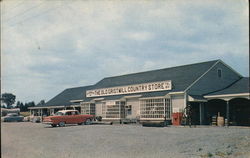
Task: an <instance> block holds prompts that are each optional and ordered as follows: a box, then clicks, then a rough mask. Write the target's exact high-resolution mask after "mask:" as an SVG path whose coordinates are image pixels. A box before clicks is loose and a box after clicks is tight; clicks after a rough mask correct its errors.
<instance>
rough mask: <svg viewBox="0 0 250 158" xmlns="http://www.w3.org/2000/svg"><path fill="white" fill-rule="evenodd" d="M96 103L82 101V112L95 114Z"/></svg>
mask: <svg viewBox="0 0 250 158" xmlns="http://www.w3.org/2000/svg"><path fill="white" fill-rule="evenodd" d="M95 112H96V111H95V104H94V103H84V102H82V103H81V114H85V115H95Z"/></svg>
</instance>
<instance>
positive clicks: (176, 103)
mask: <svg viewBox="0 0 250 158" xmlns="http://www.w3.org/2000/svg"><path fill="white" fill-rule="evenodd" d="M171 101H172V111H173V113H174V112H182V110H183V109H184V108H185V104H184V101H185V99H184V95H173V96H171Z"/></svg>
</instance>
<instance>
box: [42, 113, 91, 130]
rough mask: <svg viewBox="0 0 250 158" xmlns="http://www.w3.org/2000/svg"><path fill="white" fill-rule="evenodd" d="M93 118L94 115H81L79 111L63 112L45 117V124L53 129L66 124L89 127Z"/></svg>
mask: <svg viewBox="0 0 250 158" xmlns="http://www.w3.org/2000/svg"><path fill="white" fill-rule="evenodd" d="M93 118H94V116H93V115H80V114H79V112H78V111H77V110H61V111H58V112H57V113H55V115H54V116H47V117H44V118H43V123H44V124H49V125H51V126H52V127H56V126H57V125H58V126H60V127H63V126H65V124H78V125H82V124H85V125H89V124H91V122H92V120H93Z"/></svg>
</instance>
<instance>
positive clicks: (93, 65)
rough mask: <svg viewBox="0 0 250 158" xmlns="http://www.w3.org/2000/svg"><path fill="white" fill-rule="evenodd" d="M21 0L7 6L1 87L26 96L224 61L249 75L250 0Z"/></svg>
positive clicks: (31, 97)
mask: <svg viewBox="0 0 250 158" xmlns="http://www.w3.org/2000/svg"><path fill="white" fill-rule="evenodd" d="M16 2H17V1H15V0H13V1H5V2H3V3H2V5H1V6H2V10H1V11H2V12H3V13H5V14H3V16H2V39H1V42H2V65H1V67H2V77H3V79H2V84H3V86H2V90H3V91H6V92H13V93H14V94H16V95H17V99H18V100H21V101H31V100H35V101H36V102H38V101H40V100H41V99H45V100H48V99H50V98H52V97H53V96H55V95H56V94H57V93H59V92H60V91H62V90H63V89H64V88H67V87H75V86H84V85H90V84H95V83H96V82H98V81H99V80H101V79H102V78H104V77H107V76H113V75H121V74H127V73H133V72H140V71H147V70H153V69H158V68H165V67H171V66H177V65H182V64H189V63H193V62H200V61H206V60H213V59H218V58H221V59H222V60H224V61H225V62H226V63H229V65H231V66H232V67H235V68H237V69H236V70H237V71H239V72H240V73H243V74H244V75H248V67H246V66H239V64H238V63H242V65H248V63H249V61H248V60H247V59H248V49H249V45H248V42H249V40H248V35H249V29H248V24H249V21H248V17H249V14H248V10H249V8H248V5H247V4H248V2H247V1H245V0H240V1H237V2H235V1H233V0H229V1H227V2H225V1H222V0H219V1H215V0H212V1H206V2H204V1H198V0H191V1H188V2H187V1H184V0H183V1H182V0H180V1H158V2H154V1H137V2H134V1H104V2H100V1H73V2H68V1H67V2H66V1H49V2H47V1H36V2H33V1H27V2H24V4H19V3H16ZM15 6H16V7H15ZM33 7H35V8H34V9H32V8H33ZM11 8H12V9H11ZM27 87H28V88H27ZM29 87H32V88H30V89H29Z"/></svg>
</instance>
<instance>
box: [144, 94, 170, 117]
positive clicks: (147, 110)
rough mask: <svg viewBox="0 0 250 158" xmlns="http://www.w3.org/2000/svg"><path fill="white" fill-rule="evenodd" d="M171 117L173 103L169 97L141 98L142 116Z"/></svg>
mask: <svg viewBox="0 0 250 158" xmlns="http://www.w3.org/2000/svg"><path fill="white" fill-rule="evenodd" d="M165 116H166V119H171V104H170V99H168V98H159V99H142V100H140V117H141V118H149V119H150V118H164V117H165Z"/></svg>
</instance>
